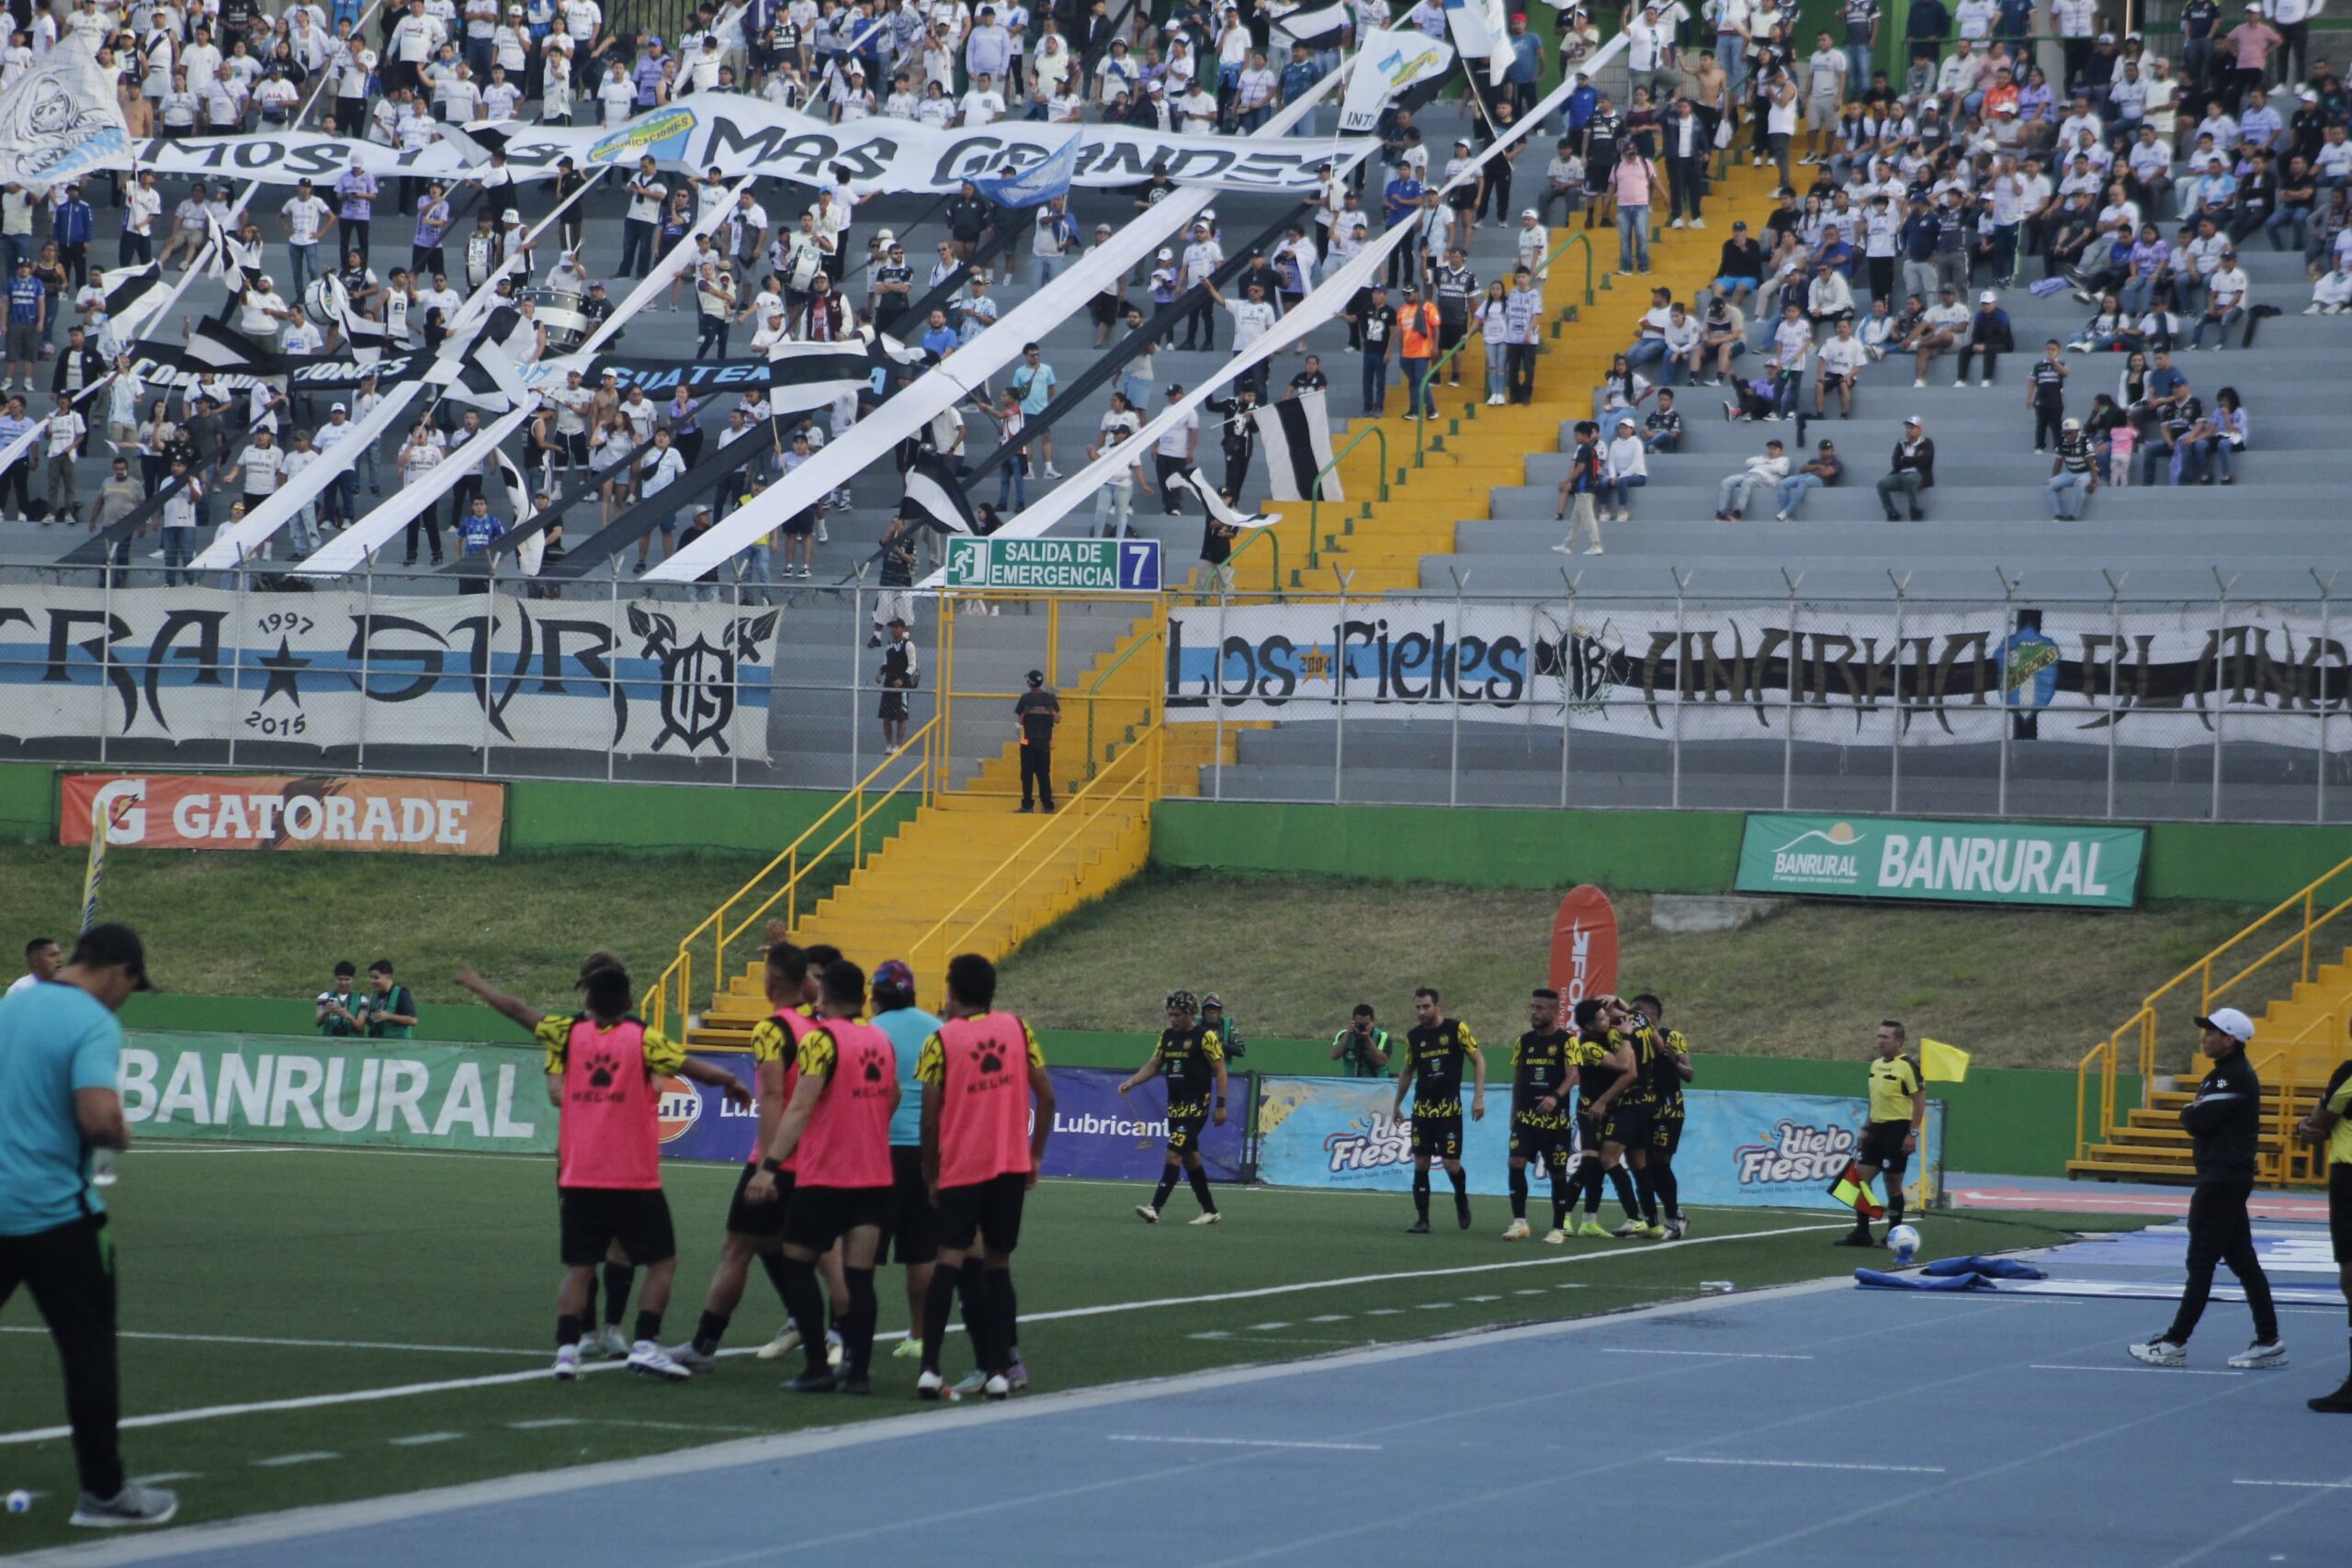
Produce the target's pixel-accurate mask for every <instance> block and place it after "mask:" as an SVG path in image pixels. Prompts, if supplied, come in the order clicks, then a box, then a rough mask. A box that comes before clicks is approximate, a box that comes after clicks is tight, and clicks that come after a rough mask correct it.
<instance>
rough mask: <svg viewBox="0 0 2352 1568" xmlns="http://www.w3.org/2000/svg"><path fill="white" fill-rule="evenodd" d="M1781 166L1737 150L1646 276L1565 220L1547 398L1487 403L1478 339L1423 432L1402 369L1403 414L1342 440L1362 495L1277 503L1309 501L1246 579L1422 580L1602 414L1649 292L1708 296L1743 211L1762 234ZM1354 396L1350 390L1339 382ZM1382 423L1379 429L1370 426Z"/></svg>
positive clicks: (1370, 591) (1595, 233)
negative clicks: (1428, 562) (1539, 463)
mask: <svg viewBox="0 0 2352 1568" xmlns="http://www.w3.org/2000/svg"><path fill="white" fill-rule="evenodd" d="M1777 177H1778V176H1777V175H1776V174H1775V172H1774V171H1772V170H1770V169H1757V168H1752V167H1749V166H1747V165H1746V164H1738V163H1736V162H1734V163H1733V164H1732V166H1731V167H1730V168H1728V169H1727V170H1726V171H1725V173H1724V175H1723V176H1722V177H1720V178H1718V179H1717V180H1716V181H1715V182H1714V184H1713V187H1712V189H1711V190H1710V193H1709V196H1708V211H1709V217H1708V219H1707V227H1706V228H1704V229H1661V230H1659V231H1657V233H1655V234H1654V235H1653V236H1652V239H1651V244H1650V265H1651V269H1652V270H1651V271H1650V272H1648V273H1646V274H1621V273H1616V272H1614V271H1611V270H1609V269H1610V268H1611V265H1613V263H1614V262H1615V260H1616V257H1615V255H1614V254H1613V253H1614V250H1615V247H1616V243H1617V231H1616V230H1614V229H1602V228H1594V229H1591V230H1589V231H1587V230H1584V229H1581V228H1578V229H1576V230H1574V231H1570V230H1566V229H1555V230H1554V231H1552V232H1553V236H1554V239H1555V249H1554V251H1553V252H1552V253H1551V260H1550V262H1549V264H1548V265H1549V269H1550V273H1551V277H1550V281H1549V282H1548V283H1547V284H1546V285H1545V302H1546V305H1547V307H1548V308H1549V310H1550V314H1551V321H1550V326H1549V341H1548V342H1547V343H1546V344H1545V345H1544V354H1543V355H1542V356H1541V358H1540V359H1539V360H1538V361H1537V364H1536V371H1535V400H1534V401H1533V402H1532V403H1529V404H1526V405H1524V406H1521V405H1519V404H1510V403H1507V404H1505V405H1503V406H1502V407H1500V408H1492V407H1488V406H1487V400H1486V396H1487V386H1486V361H1485V355H1484V350H1483V347H1482V346H1481V344H1480V343H1479V340H1477V339H1476V338H1473V339H1471V340H1470V342H1469V344H1466V345H1465V347H1464V350H1463V351H1462V353H1461V356H1460V364H1459V369H1460V372H1461V379H1462V385H1461V386H1460V387H1458V388H1456V387H1450V386H1440V387H1439V388H1438V389H1437V405H1438V418H1436V419H1434V420H1430V421H1428V422H1426V424H1425V427H1424V428H1422V429H1420V430H1416V429H1415V422H1413V421H1412V420H1410V419H1408V418H1405V417H1403V414H1404V411H1405V409H1406V408H1407V406H1408V405H1407V403H1406V400H1405V392H1404V389H1403V388H1402V386H1401V384H1400V383H1399V382H1398V381H1397V379H1396V378H1395V377H1394V375H1393V372H1392V378H1391V381H1390V386H1389V404H1388V406H1389V408H1390V409H1392V410H1394V411H1396V412H1392V413H1390V414H1388V415H1387V416H1386V417H1385V418H1384V419H1382V420H1380V421H1379V422H1377V423H1369V422H1358V423H1357V424H1356V425H1351V428H1350V430H1349V433H1348V435H1347V436H1346V437H1345V438H1344V439H1343V442H1342V445H1341V446H1340V452H1339V457H1340V461H1339V469H1340V478H1341V479H1342V480H1343V481H1344V484H1345V487H1346V490H1345V493H1346V494H1347V495H1348V496H1349V497H1350V499H1349V501H1348V502H1344V503H1324V504H1318V505H1315V506H1311V507H1310V506H1307V505H1306V503H1305V502H1283V503H1277V504H1278V505H1281V506H1283V507H1285V508H1290V507H1295V508H1299V509H1301V510H1300V512H1299V513H1298V514H1296V515H1285V516H1284V517H1283V521H1282V522H1281V523H1279V524H1276V525H1274V526H1272V527H1271V528H1267V529H1263V530H1261V531H1260V532H1259V533H1258V534H1257V535H1255V536H1252V537H1251V538H1250V539H1249V540H1248V541H1247V542H1246V545H1245V547H1244V548H1243V549H1241V550H1238V551H1236V552H1235V555H1234V567H1235V575H1236V588H1237V591H1238V592H1243V593H1263V592H1283V593H1289V594H1298V593H1310V594H1314V595H1316V596H1317V597H1319V598H1335V597H1337V595H1338V592H1339V590H1340V574H1341V573H1345V574H1348V575H1347V592H1348V593H1349V595H1350V596H1351V598H1353V597H1366V598H1368V597H1371V596H1374V595H1376V594H1381V593H1385V592H1394V591H1397V590H1400V589H1401V590H1411V589H1417V588H1419V586H1420V566H1421V559H1422V558H1423V557H1425V556H1430V555H1435V554H1443V553H1445V552H1447V551H1449V550H1451V549H1452V547H1453V528H1454V525H1455V524H1457V523H1463V522H1471V521H1476V520H1478V519H1482V518H1484V517H1486V516H1487V515H1488V507H1489V505H1490V499H1489V496H1488V493H1487V492H1488V491H1491V490H1493V489H1495V488H1497V487H1498V486H1514V485H1521V484H1524V483H1526V482H1527V473H1526V459H1527V457H1529V456H1530V455H1531V454H1534V453H1552V452H1557V451H1559V450H1560V424H1561V422H1562V421H1564V420H1574V419H1588V418H1590V417H1592V394H1593V391H1594V389H1596V388H1598V387H1599V386H1600V382H1601V378H1602V377H1603V376H1605V375H1606V374H1607V372H1608V369H1609V363H1610V361H1611V358H1612V357H1614V356H1615V355H1617V354H1619V353H1620V352H1622V351H1623V349H1624V348H1625V346H1626V345H1627V344H1631V343H1632V342H1633V341H1634V336H1635V333H1636V326H1637V323H1638V322H1639V321H1640V318H1641V315H1642V312H1643V311H1645V310H1648V309H1649V306H1650V290H1651V289H1652V288H1668V289H1671V290H1672V291H1673V293H1674V297H1675V298H1676V299H1681V300H1684V301H1686V302H1687V301H1689V300H1691V299H1695V298H1696V297H1697V295H1698V293H1699V291H1700V290H1701V289H1702V288H1705V287H1706V285H1707V284H1708V283H1710V282H1711V281H1713V278H1714V276H1716V271H1715V269H1716V264H1717V262H1718V260H1719V259H1720V257H1721V254H1722V246H1723V242H1724V240H1725V239H1726V238H1728V237H1729V235H1730V232H1731V225H1732V222H1733V221H1734V220H1735V219H1737V218H1742V217H1744V218H1746V219H1747V220H1748V222H1749V225H1750V226H1751V228H1753V229H1754V230H1756V231H1758V232H1759V233H1760V232H1761V231H1762V229H1763V222H1764V220H1765V218H1766V217H1767V216H1768V215H1769V214H1770V212H1771V210H1772V209H1773V206H1774V205H1775V204H1774V202H1773V200H1772V197H1771V192H1772V190H1773V188H1774V186H1775V183H1776V181H1777ZM1588 285H1589V288H1588ZM1588 300H1589V302H1585V301H1588ZM1455 368H1456V367H1455V366H1453V365H1450V364H1449V365H1445V366H1444V367H1443V368H1442V369H1441V371H1440V372H1439V374H1440V376H1441V378H1443V377H1450V376H1451V375H1453V371H1454V369H1455ZM1351 395H1352V394H1351V390H1349V389H1336V390H1335V391H1334V393H1333V396H1334V398H1336V399H1344V398H1347V397H1350V396H1351ZM1684 417H1685V418H1686V419H1688V418H1690V417H1691V414H1690V412H1685V414H1684ZM1374 430H1377V431H1378V432H1380V434H1379V435H1378V436H1370V435H1369V433H1370V432H1371V431H1374ZM1368 437H1369V438H1368ZM1417 442H1418V443H1419V445H1418V446H1417V445H1416V443H1417ZM1261 541H1262V545H1261Z"/></svg>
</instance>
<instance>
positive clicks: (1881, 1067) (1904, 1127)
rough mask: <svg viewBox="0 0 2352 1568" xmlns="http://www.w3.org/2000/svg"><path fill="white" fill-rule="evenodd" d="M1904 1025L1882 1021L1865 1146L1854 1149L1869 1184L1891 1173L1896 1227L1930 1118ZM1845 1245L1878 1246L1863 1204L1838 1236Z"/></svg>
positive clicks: (1890, 1219)
mask: <svg viewBox="0 0 2352 1568" xmlns="http://www.w3.org/2000/svg"><path fill="white" fill-rule="evenodd" d="M1904 1038H1905V1036H1904V1031H1903V1025H1902V1024H1900V1023H1898V1022H1896V1021H1894V1019H1891V1018H1890V1019H1888V1020H1886V1021H1884V1022H1883V1023H1881V1024H1880V1025H1879V1026H1878V1055H1877V1056H1876V1057H1874V1058H1872V1060H1871V1112H1870V1121H1869V1122H1866V1123H1864V1125H1863V1127H1862V1137H1861V1144H1860V1147H1858V1148H1856V1149H1855V1151H1854V1165H1855V1176H1856V1179H1859V1180H1860V1182H1861V1184H1862V1185H1863V1186H1864V1187H1868V1186H1869V1185H1870V1184H1871V1178H1872V1177H1875V1176H1876V1175H1878V1173H1879V1172H1880V1171H1884V1172H1886V1224H1887V1228H1888V1229H1890V1230H1892V1229H1893V1228H1894V1226H1896V1225H1899V1224H1902V1223H1903V1173H1904V1171H1905V1170H1906V1169H1907V1168H1909V1167H1910V1164H1911V1156H1912V1155H1913V1153H1914V1152H1916V1151H1917V1149H1918V1147H1919V1129H1920V1128H1921V1127H1922V1126H1924V1125H1925V1124H1926V1123H1927V1120H1928V1089H1927V1085H1926V1083H1925V1082H1924V1081H1923V1080H1922V1079H1921V1078H1920V1077H1919V1064H1918V1063H1917V1062H1915V1061H1913V1060H1911V1058H1910V1057H1908V1056H1905V1055H1904V1054H1903V1043H1904ZM1837 1244H1838V1246H1839V1247H1874V1246H1876V1245H1877V1243H1875V1242H1873V1241H1872V1240H1871V1223H1870V1221H1869V1220H1868V1219H1867V1218H1865V1217H1864V1215H1863V1213H1862V1210H1861V1208H1860V1205H1859V1204H1857V1206H1856V1208H1855V1210H1854V1228H1853V1229H1852V1230H1851V1231H1849V1233H1847V1234H1846V1235H1841V1236H1839V1237H1838V1243H1837Z"/></svg>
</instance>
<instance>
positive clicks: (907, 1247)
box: [874, 1144, 939, 1265]
mask: <svg viewBox="0 0 2352 1568" xmlns="http://www.w3.org/2000/svg"><path fill="white" fill-rule="evenodd" d="M938 1258H939V1214H938V1212H937V1211H936V1210H934V1209H933V1208H932V1206H931V1189H930V1188H929V1187H927V1186H925V1185H924V1184H923V1179H922V1150H921V1149H919V1148H917V1147H915V1146H914V1145H912V1144H893V1145H890V1223H889V1224H888V1225H886V1226H884V1227H883V1231H882V1250H881V1251H879V1252H877V1253H876V1254H875V1255H874V1261H875V1262H876V1264H877V1265H879V1264H883V1263H904V1264H909V1265H912V1264H917V1263H931V1262H935V1261H937V1259H938Z"/></svg>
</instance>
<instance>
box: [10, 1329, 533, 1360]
mask: <svg viewBox="0 0 2352 1568" xmlns="http://www.w3.org/2000/svg"><path fill="white" fill-rule="evenodd" d="M48 1332H49V1330H48V1329H46V1328H36V1327H34V1326H32V1325H29V1324H10V1325H6V1326H0V1334H40V1335H46V1334H47V1333H48ZM115 1337H116V1338H117V1339H163V1340H168V1341H170V1342H172V1343H174V1344H178V1345H266V1346H271V1347H274V1348H282V1349H289V1350H416V1351H421V1352H424V1353H426V1354H429V1355H435V1356H545V1355H546V1354H547V1352H546V1351H545V1350H537V1349H534V1350H523V1349H501V1348H498V1347H496V1346H492V1345H401V1344H394V1343H392V1342H391V1341H389V1340H382V1339H275V1338H269V1337H263V1336H254V1335H243V1334H158V1333H154V1332H153V1331H150V1330H132V1329H128V1328H124V1329H117V1330H116V1331H115Z"/></svg>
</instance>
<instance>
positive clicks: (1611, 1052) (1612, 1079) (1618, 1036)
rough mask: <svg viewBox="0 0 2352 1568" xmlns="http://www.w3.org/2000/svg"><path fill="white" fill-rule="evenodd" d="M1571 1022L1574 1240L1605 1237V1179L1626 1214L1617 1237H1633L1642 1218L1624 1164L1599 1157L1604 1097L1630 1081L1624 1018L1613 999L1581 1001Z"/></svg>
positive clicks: (1630, 1055)
mask: <svg viewBox="0 0 2352 1568" xmlns="http://www.w3.org/2000/svg"><path fill="white" fill-rule="evenodd" d="M1574 1021H1575V1023H1576V1027H1577V1039H1576V1044H1575V1047H1574V1050H1575V1053H1576V1066H1577V1151H1578V1157H1577V1174H1576V1179H1574V1180H1573V1181H1571V1182H1569V1184H1568V1199H1569V1202H1570V1203H1571V1204H1573V1203H1574V1202H1575V1201H1576V1196H1577V1193H1578V1192H1581V1193H1583V1195H1584V1223H1583V1224H1580V1225H1578V1226H1577V1235H1580V1236H1605V1235H1608V1234H1609V1233H1608V1232H1607V1231H1605V1230H1602V1229H1601V1228H1600V1220H1599V1218H1598V1216H1599V1214H1600V1187H1601V1182H1602V1180H1603V1179H1604V1178H1606V1179H1607V1180H1608V1182H1609V1184H1610V1185H1611V1187H1613V1188H1614V1189H1615V1190H1616V1193H1617V1201H1618V1202H1619V1203H1621V1204H1623V1206H1624V1210H1625V1224H1624V1225H1623V1226H1621V1227H1620V1228H1619V1230H1618V1232H1617V1234H1618V1235H1634V1234H1635V1229H1636V1228H1637V1227H1639V1226H1640V1225H1641V1213H1640V1211H1639V1210H1637V1209H1635V1208H1634V1183H1633V1181H1632V1179H1630V1178H1629V1177H1627V1176H1626V1174H1625V1167H1624V1164H1623V1161H1611V1160H1609V1159H1606V1158H1604V1157H1603V1156H1602V1147H1601V1145H1602V1142H1603V1137H1602V1134H1603V1130H1604V1129H1603V1123H1604V1122H1605V1121H1606V1119H1607V1111H1606V1110H1605V1109H1604V1108H1603V1103H1602V1097H1603V1096H1604V1095H1606V1094H1608V1093H1610V1092H1611V1090H1612V1089H1615V1088H1617V1087H1618V1086H1619V1085H1622V1084H1623V1083H1625V1082H1626V1081H1627V1080H1629V1079H1630V1078H1632V1077H1633V1076H1634V1051H1633V1047H1632V1045H1631V1044H1629V1043H1627V1041H1626V1039H1625V1036H1624V1033H1623V1031H1622V1030H1621V1029H1619V1027H1618V1025H1619V1024H1620V1023H1622V1022H1623V1010H1622V1009H1621V1008H1620V1007H1619V1005H1618V1002H1617V998H1614V997H1587V998H1584V999H1583V1000H1581V1001H1579V1002H1577V1005H1576V1012H1575V1014H1574Z"/></svg>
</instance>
